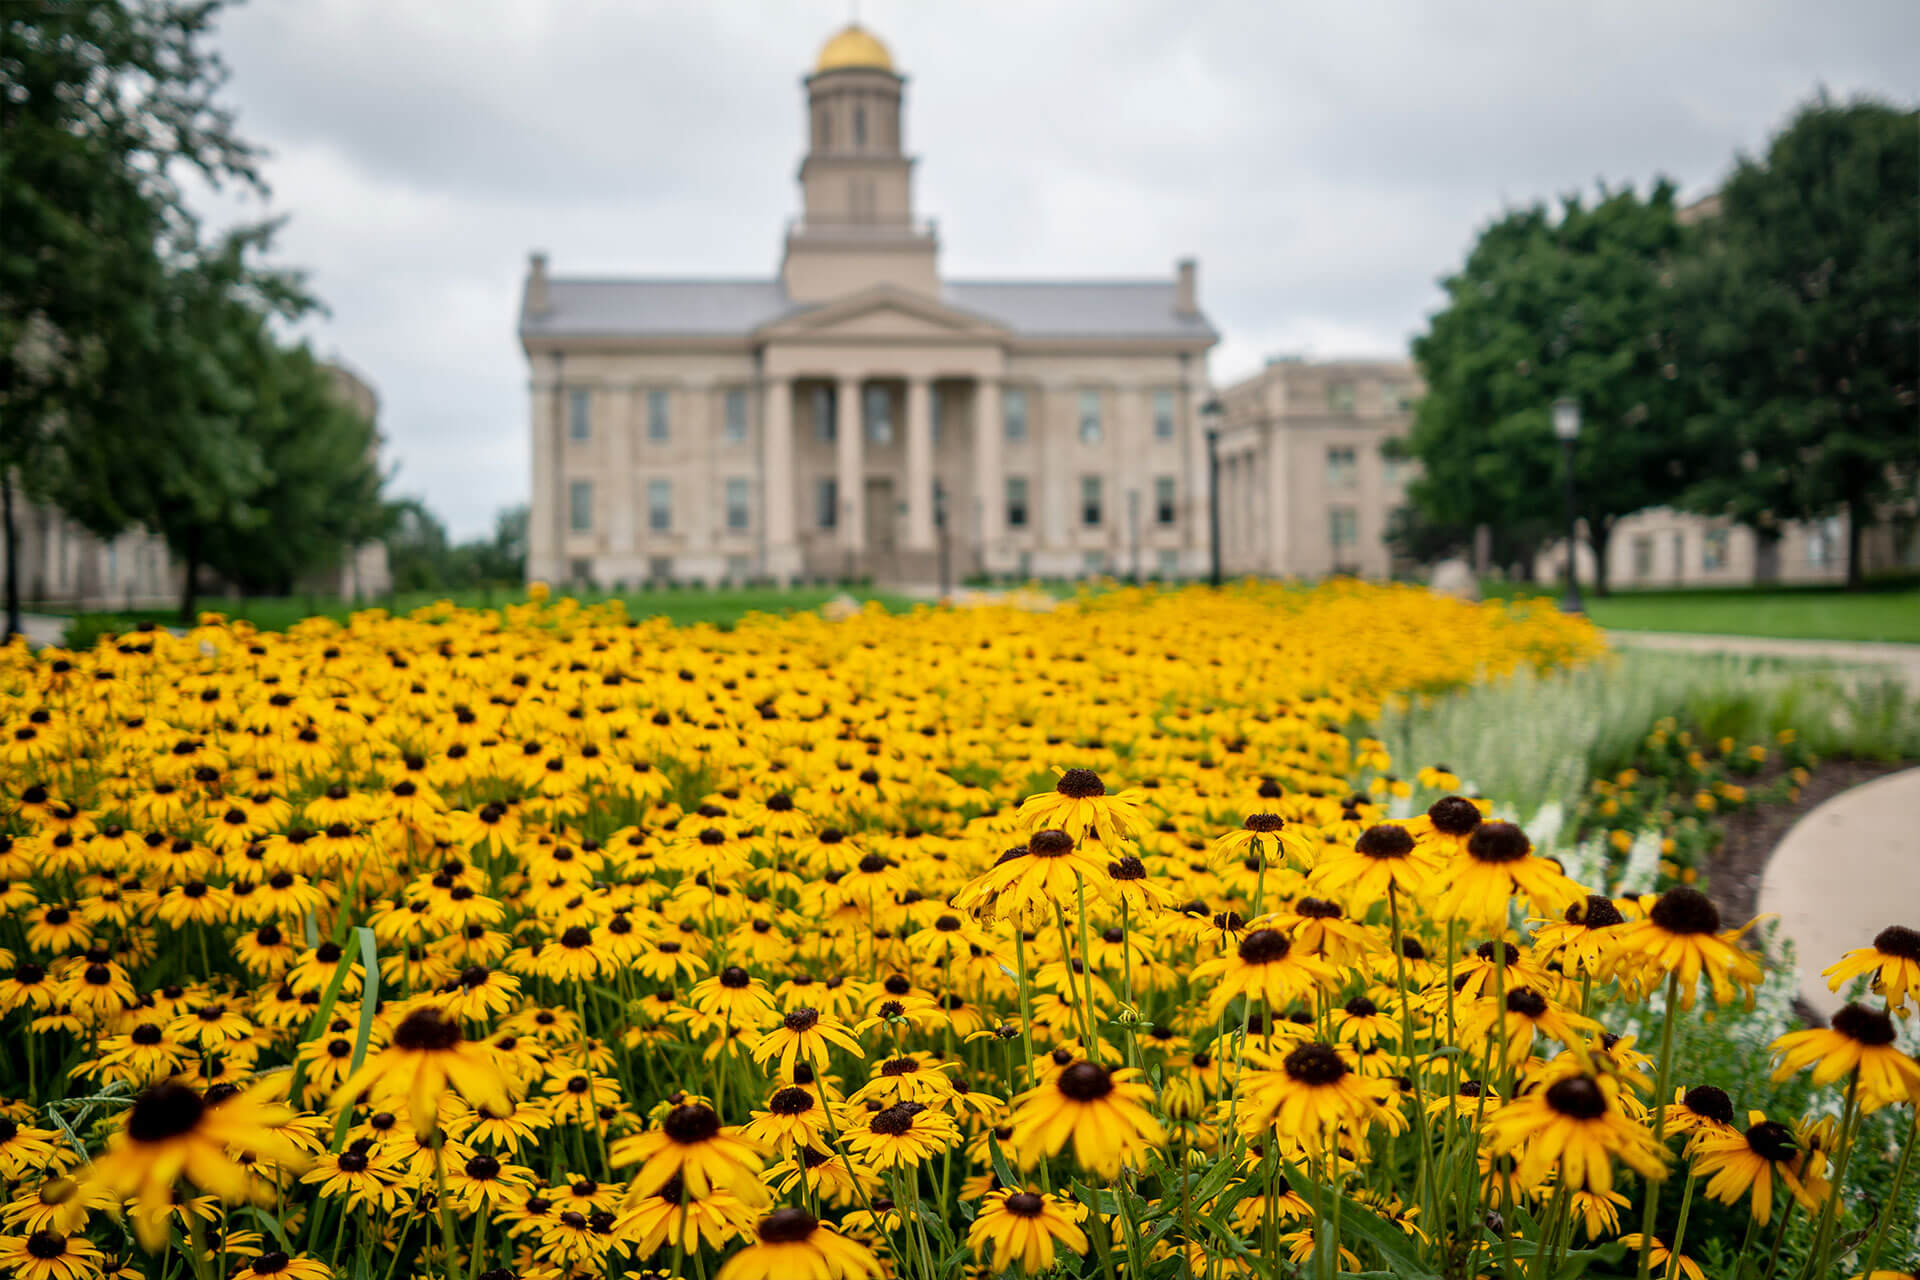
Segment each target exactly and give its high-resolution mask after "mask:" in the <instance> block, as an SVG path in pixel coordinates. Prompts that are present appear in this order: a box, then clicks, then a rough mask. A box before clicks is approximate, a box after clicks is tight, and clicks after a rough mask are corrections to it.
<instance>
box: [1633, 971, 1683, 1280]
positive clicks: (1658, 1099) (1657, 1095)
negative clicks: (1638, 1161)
mask: <svg viewBox="0 0 1920 1280" xmlns="http://www.w3.org/2000/svg"><path fill="white" fill-rule="evenodd" d="M1679 994H1680V973H1679V970H1677V969H1676V970H1674V971H1673V972H1671V973H1669V974H1667V1007H1666V1010H1665V1016H1664V1017H1663V1018H1662V1020H1661V1026H1660V1072H1659V1075H1658V1076H1657V1077H1656V1080H1655V1083H1654V1086H1653V1145H1654V1146H1656V1147H1658V1148H1659V1149H1660V1158H1661V1159H1662V1160H1665V1159H1666V1155H1667V1078H1668V1073H1669V1072H1670V1071H1671V1070H1672V1067H1673V1009H1674V1004H1675V1002H1676V1000H1677V999H1678V997H1679ZM1643 1181H1644V1183H1645V1187H1646V1193H1647V1203H1646V1207H1645V1208H1644V1209H1642V1210H1641V1212H1640V1269H1639V1276H1640V1280H1647V1275H1648V1273H1649V1272H1650V1271H1651V1270H1652V1268H1653V1228H1654V1225H1655V1223H1656V1221H1657V1220H1658V1217H1659V1213H1660V1183H1659V1181H1658V1180H1656V1179H1653V1178H1647V1179H1643Z"/></svg>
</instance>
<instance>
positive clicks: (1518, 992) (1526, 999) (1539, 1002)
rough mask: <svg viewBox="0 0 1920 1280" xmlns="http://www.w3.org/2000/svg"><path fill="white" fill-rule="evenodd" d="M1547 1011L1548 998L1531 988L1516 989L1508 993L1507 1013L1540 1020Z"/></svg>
mask: <svg viewBox="0 0 1920 1280" xmlns="http://www.w3.org/2000/svg"><path fill="white" fill-rule="evenodd" d="M1546 1011H1547V998H1546V997H1545V996H1543V995H1541V994H1540V993H1539V992H1538V991H1535V990H1534V989H1533V988H1531V987H1515V988H1514V989H1513V990H1511V991H1509V992H1507V1012H1508V1013H1517V1014H1519V1015H1520V1016H1521V1017H1523V1018H1538V1017H1539V1016H1540V1015H1541V1014H1543V1013H1545V1012H1546Z"/></svg>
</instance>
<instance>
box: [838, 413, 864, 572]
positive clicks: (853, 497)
mask: <svg viewBox="0 0 1920 1280" xmlns="http://www.w3.org/2000/svg"><path fill="white" fill-rule="evenodd" d="M834 413H835V416H834V440H835V454H834V456H835V460H836V461H837V462H838V464H839V478H838V479H837V480H836V481H835V483H836V484H837V485H838V486H839V488H840V545H841V546H842V547H844V548H845V549H846V550H848V551H852V552H859V551H861V550H862V549H864V548H865V546H866V543H867V467H866V460H865V458H864V457H863V456H862V446H863V444H864V443H865V442H864V441H863V440H862V438H861V434H860V425H861V424H860V380H859V379H858V378H842V379H840V384H839V386H838V387H837V388H836V389H835V391H834Z"/></svg>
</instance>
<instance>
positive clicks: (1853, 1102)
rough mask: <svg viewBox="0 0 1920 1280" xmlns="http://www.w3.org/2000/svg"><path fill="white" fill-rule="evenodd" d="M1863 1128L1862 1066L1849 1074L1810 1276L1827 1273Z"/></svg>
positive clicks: (1808, 1269)
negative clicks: (1843, 1192)
mask: <svg viewBox="0 0 1920 1280" xmlns="http://www.w3.org/2000/svg"><path fill="white" fill-rule="evenodd" d="M1859 1127H1860V1068H1859V1067H1855V1068H1854V1069H1853V1074H1852V1075H1851V1076H1849V1077H1847V1103H1846V1107H1845V1109H1844V1110H1843V1111H1842V1112H1841V1113H1840V1154H1839V1155H1838V1156H1837V1157H1836V1158H1835V1159H1834V1162H1833V1182H1832V1187H1833V1189H1832V1190H1831V1191H1829V1192H1828V1193H1827V1202H1826V1203H1825V1204H1823V1205H1821V1206H1820V1225H1819V1228H1818V1229H1817V1230H1815V1231H1814V1233H1813V1248H1812V1249H1811V1250H1810V1251H1809V1252H1808V1254H1807V1265H1806V1267H1805V1269H1804V1274H1806V1275H1807V1276H1810V1277H1817V1276H1823V1275H1825V1274H1827V1272H1826V1264H1827V1248H1828V1246H1829V1245H1830V1244H1832V1242H1833V1232H1834V1227H1835V1225H1836V1224H1837V1222H1838V1221H1839V1217H1840V1194H1841V1189H1842V1188H1843V1187H1845V1186H1846V1185H1847V1161H1848V1160H1850V1159H1851V1158H1852V1156H1853V1140H1854V1131H1855V1130H1857V1129H1858V1128H1859Z"/></svg>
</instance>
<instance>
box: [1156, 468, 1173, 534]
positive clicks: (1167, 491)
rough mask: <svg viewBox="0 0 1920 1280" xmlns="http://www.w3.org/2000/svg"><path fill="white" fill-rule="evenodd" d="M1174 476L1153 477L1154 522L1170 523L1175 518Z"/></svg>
mask: <svg viewBox="0 0 1920 1280" xmlns="http://www.w3.org/2000/svg"><path fill="white" fill-rule="evenodd" d="M1174 497H1175V489H1174V478H1173V477H1172V476H1155V477H1154V478H1153V522H1154V523H1155V524H1161V525H1168V524H1172V523H1173V518H1174V514H1175V512H1174V505H1175V504H1174Z"/></svg>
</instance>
